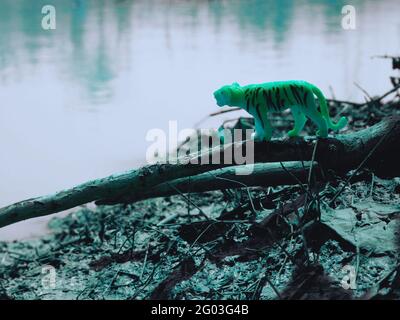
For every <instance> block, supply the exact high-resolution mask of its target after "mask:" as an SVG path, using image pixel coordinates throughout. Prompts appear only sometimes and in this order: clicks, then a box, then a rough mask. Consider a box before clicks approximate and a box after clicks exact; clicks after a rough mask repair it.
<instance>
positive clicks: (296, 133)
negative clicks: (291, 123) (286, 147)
mask: <svg viewBox="0 0 400 320" xmlns="http://www.w3.org/2000/svg"><path fill="white" fill-rule="evenodd" d="M298 135H299V133H298V132H297V131H296V130H294V129H293V130H290V131H289V132H288V136H289V137H290V138H293V137H297V136H298Z"/></svg>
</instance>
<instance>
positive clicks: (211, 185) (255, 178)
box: [96, 161, 321, 205]
mask: <svg viewBox="0 0 400 320" xmlns="http://www.w3.org/2000/svg"><path fill="white" fill-rule="evenodd" d="M310 164H311V163H310V162H309V161H306V162H300V161H290V162H286V163H285V164H284V168H282V165H281V163H276V162H274V163H255V164H254V165H243V166H233V167H228V168H221V169H217V170H212V171H208V172H205V173H202V174H199V175H195V176H190V177H184V178H180V179H176V180H172V181H167V182H164V183H161V184H159V185H157V186H155V187H152V188H150V189H148V190H143V191H139V192H137V193H135V194H133V195H132V197H131V198H129V199H128V198H125V201H126V202H134V201H139V200H144V199H148V198H157V197H166V196H171V195H175V194H178V193H188V192H192V193H195V192H206V191H213V190H221V189H235V188H243V187H254V186H271V187H273V186H279V185H296V184H298V183H299V182H301V183H307V181H308V173H309V170H310ZM313 169H314V173H315V174H316V178H317V179H321V171H320V168H319V167H318V164H317V163H314V164H313ZM249 170H252V171H251V174H248V175H238V174H237V172H239V171H241V172H250V171H249ZM115 203H119V200H117V202H114V201H113V200H110V201H107V200H103V201H102V200H99V201H96V204H99V205H104V204H108V205H109V204H115Z"/></svg>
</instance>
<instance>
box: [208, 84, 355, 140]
mask: <svg viewBox="0 0 400 320" xmlns="http://www.w3.org/2000/svg"><path fill="white" fill-rule="evenodd" d="M314 95H316V96H317V98H318V100H319V104H320V110H321V111H319V110H318V107H317V105H316V103H315V97H314ZM214 97H215V99H216V101H217V105H218V106H220V107H222V106H226V105H227V106H230V107H240V108H242V109H244V110H246V111H247V112H248V113H250V114H251V115H252V116H253V117H254V122H255V132H254V133H253V134H252V139H254V140H264V139H265V140H267V141H269V140H271V136H272V127H271V124H270V122H269V119H268V112H271V111H281V110H284V109H287V108H290V109H291V111H292V113H293V117H294V128H293V130H290V131H289V132H288V135H289V137H295V136H297V135H298V134H299V132H300V131H301V130H302V129H303V127H304V125H305V123H306V121H307V118H310V119H311V121H313V122H314V123H315V124H316V125H317V126H318V131H317V135H318V136H320V137H324V138H325V137H327V136H328V128H329V129H333V130H340V129H342V128H343V127H344V126H346V124H347V119H346V118H345V117H341V118H340V120H339V121H338V123H336V124H334V123H333V122H332V120H331V118H330V117H329V111H328V106H327V103H326V99H325V97H324V95H323V94H322V92H321V90H319V89H318V88H317V87H316V86H314V85H312V84H311V83H308V82H305V81H299V80H291V81H276V82H266V83H262V84H250V85H247V86H243V87H242V86H240V85H239V84H238V83H237V82H234V83H233V84H231V85H226V86H223V87H221V88H220V89H218V90H217V91H215V92H214Z"/></svg>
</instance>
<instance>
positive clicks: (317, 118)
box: [301, 94, 328, 138]
mask: <svg viewBox="0 0 400 320" xmlns="http://www.w3.org/2000/svg"><path fill="white" fill-rule="evenodd" d="M301 109H302V111H303V112H304V114H305V115H306V116H307V117H308V118H309V119H310V120H311V121H312V122H314V123H315V124H316V125H317V127H318V131H317V136H319V137H322V138H326V137H327V136H328V125H327V123H326V120H325V118H324V117H323V116H322V114H321V113H319V112H318V109H317V105H316V104H315V99H314V96H313V95H311V94H309V95H308V97H307V101H306V105H305V106H302V108H301Z"/></svg>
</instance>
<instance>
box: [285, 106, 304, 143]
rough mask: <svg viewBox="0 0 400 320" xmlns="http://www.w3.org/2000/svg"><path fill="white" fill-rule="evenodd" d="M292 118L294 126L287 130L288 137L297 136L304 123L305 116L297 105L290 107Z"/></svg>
mask: <svg viewBox="0 0 400 320" xmlns="http://www.w3.org/2000/svg"><path fill="white" fill-rule="evenodd" d="M290 109H291V111H292V114H293V118H294V128H293V129H292V130H290V131H289V132H288V136H289V137H297V136H298V135H299V133H300V131H301V130H303V128H304V125H305V124H306V121H307V117H306V116H305V115H304V114H303V112H302V111H301V110H300V108H299V107H297V106H294V107H291V108H290Z"/></svg>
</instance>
